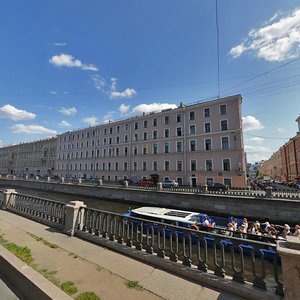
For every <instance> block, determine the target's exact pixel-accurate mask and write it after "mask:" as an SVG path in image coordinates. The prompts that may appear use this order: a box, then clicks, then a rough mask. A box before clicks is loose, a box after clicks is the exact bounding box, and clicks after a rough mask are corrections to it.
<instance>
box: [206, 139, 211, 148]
mask: <svg viewBox="0 0 300 300" xmlns="http://www.w3.org/2000/svg"><path fill="white" fill-rule="evenodd" d="M205 150H211V139H205Z"/></svg>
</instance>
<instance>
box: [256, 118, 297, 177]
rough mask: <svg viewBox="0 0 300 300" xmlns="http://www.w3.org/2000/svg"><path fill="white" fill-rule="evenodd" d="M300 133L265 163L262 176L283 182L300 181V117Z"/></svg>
mask: <svg viewBox="0 0 300 300" xmlns="http://www.w3.org/2000/svg"><path fill="white" fill-rule="evenodd" d="M296 122H298V132H297V134H296V135H295V136H294V137H293V138H291V139H290V140H289V141H288V142H287V143H285V144H284V145H283V146H282V147H280V148H279V149H278V150H277V151H276V152H274V153H273V154H272V156H271V158H270V159H268V160H266V161H265V162H264V165H263V166H262V168H261V174H262V175H266V176H270V177H271V178H273V179H276V180H280V181H283V182H289V181H300V116H299V117H298V118H297V119H296Z"/></svg>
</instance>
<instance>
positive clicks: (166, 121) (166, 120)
mask: <svg viewBox="0 0 300 300" xmlns="http://www.w3.org/2000/svg"><path fill="white" fill-rule="evenodd" d="M167 124H169V116H165V125H167Z"/></svg>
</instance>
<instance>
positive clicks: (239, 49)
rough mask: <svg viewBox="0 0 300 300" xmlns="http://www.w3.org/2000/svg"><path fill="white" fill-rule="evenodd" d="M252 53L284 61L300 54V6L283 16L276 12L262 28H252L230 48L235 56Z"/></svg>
mask: <svg viewBox="0 0 300 300" xmlns="http://www.w3.org/2000/svg"><path fill="white" fill-rule="evenodd" d="M246 52H248V53H252V54H254V55H255V56H257V57H259V58H262V59H264V60H267V61H283V60H288V59H293V58H296V57H298V56H299V55H300V8H297V9H295V10H294V11H293V12H291V13H290V14H288V15H286V16H283V15H282V14H279V13H276V14H275V15H274V16H273V17H272V18H271V19H270V20H269V21H267V22H266V23H265V24H264V25H263V26H262V27H261V28H258V29H252V30H251V31H250V32H249V33H248V36H247V37H246V38H244V39H243V40H242V42H241V43H240V44H239V45H237V46H235V47H233V48H232V49H231V50H230V52H229V53H230V54H231V55H232V56H233V57H239V56H240V55H242V54H244V53H246Z"/></svg>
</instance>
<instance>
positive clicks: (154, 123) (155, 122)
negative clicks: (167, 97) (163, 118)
mask: <svg viewBox="0 0 300 300" xmlns="http://www.w3.org/2000/svg"><path fill="white" fill-rule="evenodd" d="M153 126H157V119H156V118H155V119H153Z"/></svg>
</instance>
